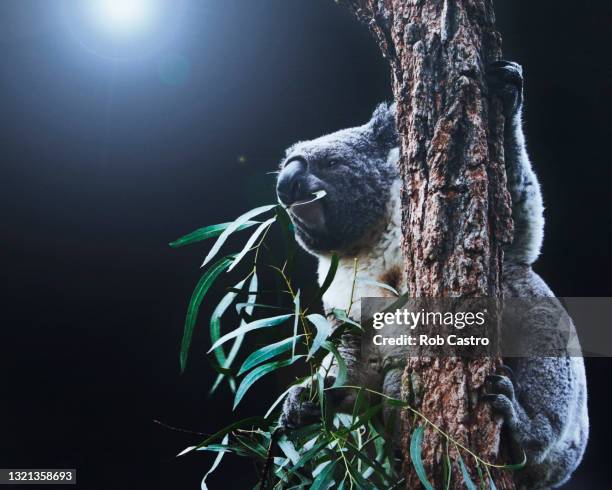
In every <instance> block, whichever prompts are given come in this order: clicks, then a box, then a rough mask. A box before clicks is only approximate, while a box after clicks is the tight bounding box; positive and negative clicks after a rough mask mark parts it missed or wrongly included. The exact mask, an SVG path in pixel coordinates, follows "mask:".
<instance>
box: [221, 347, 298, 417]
mask: <svg viewBox="0 0 612 490" xmlns="http://www.w3.org/2000/svg"><path fill="white" fill-rule="evenodd" d="M300 357H304V356H296V357H294V358H293V359H288V360H286V361H274V362H269V363H268V364H264V365H263V366H259V367H257V368H255V369H253V371H251V372H250V373H249V374H247V375H246V376H245V377H244V379H243V380H242V382H241V383H240V386H238V389H237V390H236V396H235V397H234V407H233V408H234V409H235V408H236V407H237V406H238V404H239V403H240V400H242V398H243V397H244V395H245V394H246V392H247V391H248V390H249V388H250V387H251V386H253V384H254V383H255V382H256V381H258V380H259V379H261V378H262V377H264V376H265V375H266V374H269V373H271V372H272V371H276V370H277V369H280V368H283V367H287V366H290V365H291V364H293V363H294V362H295V361H296V360H298V359H299V358H300Z"/></svg>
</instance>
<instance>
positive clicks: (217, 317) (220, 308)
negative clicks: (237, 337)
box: [210, 279, 246, 367]
mask: <svg viewBox="0 0 612 490" xmlns="http://www.w3.org/2000/svg"><path fill="white" fill-rule="evenodd" d="M245 282H246V279H243V280H242V281H240V282H239V283H238V284H236V285H235V286H234V289H236V290H241V289H242V287H243V286H244V283H245ZM237 296H238V293H236V292H233V291H232V292H229V293H227V294H226V295H225V296H223V298H222V299H221V301H219V304H218V305H217V307H216V308H215V309H214V311H213V312H212V315H211V316H210V341H211V343H213V344H214V343H215V342H216V341H217V340H218V339H219V337H221V316H223V314H224V313H225V311H226V310H227V309H228V307H229V305H231V304H232V302H233V301H234V300H235V299H236V297H237ZM214 353H215V357H216V358H217V362H218V363H219V364H220V365H221V366H222V367H223V365H224V363H225V361H226V357H225V352H224V351H223V348H221V347H219V348H218V349H215V351H214Z"/></svg>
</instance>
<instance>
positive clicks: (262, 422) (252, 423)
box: [196, 417, 270, 449]
mask: <svg viewBox="0 0 612 490" xmlns="http://www.w3.org/2000/svg"><path fill="white" fill-rule="evenodd" d="M269 426H270V424H269V423H268V421H267V420H266V419H265V418H263V417H248V418H246V419H242V420H238V421H236V422H234V423H233V424H230V425H228V426H227V427H225V428H223V429H221V430H220V431H217V432H215V433H214V434H213V435H212V436H210V437H207V438H206V439H204V440H203V441H202V442H201V443H199V444H198V445H197V446H196V449H201V448H203V447H206V446H208V445H209V444H210V443H212V442H214V441H217V440H219V439H220V438H221V437H223V436H225V434H229V433H230V432H232V431H233V430H236V429H241V428H243V427H257V428H258V429H266V428H268V427H269Z"/></svg>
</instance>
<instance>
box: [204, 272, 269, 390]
mask: <svg viewBox="0 0 612 490" xmlns="http://www.w3.org/2000/svg"><path fill="white" fill-rule="evenodd" d="M257 288H258V280H257V272H255V271H253V275H252V276H251V280H250V282H249V295H248V301H249V306H247V307H246V308H245V311H246V313H247V314H248V315H252V314H253V310H254V304H255V303H254V302H255V300H256V299H257ZM232 289H233V291H232V292H238V293H240V292H242V289H236V288H232ZM245 323H246V322H244V321H241V322H240V325H241V326H242V325H244V324H245ZM243 339H244V335H241V336H238V337H236V338H235V339H234V343H233V344H232V347H231V349H230V351H229V354H228V355H227V360H226V361H225V364H224V367H228V368H229V367H230V366H231V365H232V363H233V362H234V359H235V358H236V356H237V355H238V351H239V350H240V346H241V345H242V341H243ZM223 377H224V376H223V375H219V376H217V379H216V381H215V384H214V385H213V387H212V388H211V390H210V393H213V392H214V391H215V390H216V389H217V386H219V384H220V383H221V381H222V380H223ZM228 379H229V385H230V388H231V390H232V392H235V391H236V383H235V381H234V378H228Z"/></svg>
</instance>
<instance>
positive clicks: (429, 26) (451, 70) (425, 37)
mask: <svg viewBox="0 0 612 490" xmlns="http://www.w3.org/2000/svg"><path fill="white" fill-rule="evenodd" d="M340 2H341V3H344V4H345V5H347V6H348V7H349V8H350V9H351V10H352V11H353V12H354V13H355V14H356V15H357V17H358V18H359V19H360V20H362V21H364V22H365V23H366V24H367V25H368V26H369V28H370V30H371V32H372V33H373V34H374V36H375V38H376V41H377V42H378V44H379V46H380V48H381V50H382V52H383V55H384V56H385V57H386V58H387V60H388V61H389V63H390V66H391V70H392V77H393V93H394V96H395V100H396V102H397V125H398V131H399V135H400V145H401V147H400V155H401V156H400V162H399V166H400V172H401V176H402V179H403V188H402V234H403V238H404V240H403V254H404V261H405V266H406V271H407V277H408V288H409V292H410V295H411V296H412V297H429V298H440V297H489V298H496V299H497V301H498V302H499V301H500V299H501V295H502V288H501V273H502V260H503V252H502V245H503V244H505V243H507V242H509V240H510V239H511V236H512V220H511V217H510V197H509V194H508V191H507V188H506V175H505V168H504V161H503V158H504V156H503V124H504V119H503V116H502V113H501V105H500V104H499V102H498V101H488V100H487V97H486V95H487V92H486V80H485V78H484V73H485V68H486V66H487V65H488V64H489V63H490V62H492V61H495V60H497V59H499V58H500V54H501V38H500V35H499V33H498V32H497V31H495V28H494V13H493V6H492V0H340ZM498 305H499V303H498ZM496 323H497V325H498V327H499V321H496ZM476 335H477V334H476ZM498 362H499V360H497V359H492V358H480V359H474V360H467V359H462V358H459V357H452V358H450V357H447V358H423V357H419V358H411V359H408V364H407V368H406V371H405V373H404V390H403V395H404V396H406V397H407V398H406V399H410V398H409V397H410V395H411V393H410V388H411V387H414V385H415V382H416V383H417V384H418V385H419V392H420V393H421V395H420V396H419V397H418V398H419V399H418V403H419V406H418V407H416V408H419V409H420V411H422V412H423V413H424V415H425V416H427V418H428V419H429V420H431V421H432V422H433V423H435V424H436V425H438V426H439V427H440V428H442V429H443V430H444V431H445V432H447V433H448V434H450V435H451V436H452V437H453V438H454V439H455V440H456V441H458V442H460V443H461V444H463V445H464V446H466V447H468V448H470V449H471V450H473V451H474V452H475V453H476V454H477V455H479V456H480V457H481V458H482V459H483V460H485V461H490V462H497V463H499V462H500V461H501V460H502V459H503V457H504V454H500V453H503V451H500V448H501V444H500V428H501V421H500V420H499V419H497V418H494V417H493V415H492V413H491V410H490V408H489V406H487V405H486V404H485V403H484V402H481V401H480V400H479V396H480V394H481V393H482V391H483V385H484V383H485V377H486V375H487V374H489V373H491V372H493V371H494V370H495V367H496V364H497V363H498ZM408 415H409V414H406V415H405V416H404V427H403V429H402V430H403V441H404V444H403V445H404V447H403V450H404V455H405V461H406V462H408V461H409V457H408V454H409V453H408V448H409V441H410V433H411V430H412V429H413V428H414V427H413V424H414V419H413V417H412V416H408ZM445 451H446V449H445V444H444V439H443V438H442V437H441V436H440V435H438V434H437V433H436V432H435V431H433V430H431V429H427V430H426V432H425V438H424V444H423V461H424V465H425V469H426V472H427V474H428V477H429V480H430V481H431V482H432V484H433V485H434V487H435V488H444V485H443V469H442V467H443V464H442V460H443V456H444V454H445ZM450 456H451V459H453V460H454V465H453V475H454V477H453V479H452V483H451V488H464V483H463V479H462V477H461V476H460V475H461V471H460V469H459V467H458V465H457V453H456V451H455V449H454V447H453V446H452V445H451V448H450ZM462 457H463V460H464V462H465V464H466V466H467V467H468V469H469V471H470V473H471V475H472V478H473V480H474V481H478V473H477V471H476V465H475V461H474V459H473V458H471V457H469V456H468V455H467V454H465V453H462ZM405 472H406V478H407V488H410V489H412V488H419V487H420V483H419V480H418V478H417V476H416V474H415V472H414V469H413V468H412V466H411V465H410V464H406V465H405ZM493 477H494V480H495V484H496V486H497V488H500V489H501V488H505V489H509V488H514V484H513V481H512V477H511V474H510V473H509V472H507V471H499V472H494V473H493Z"/></svg>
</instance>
